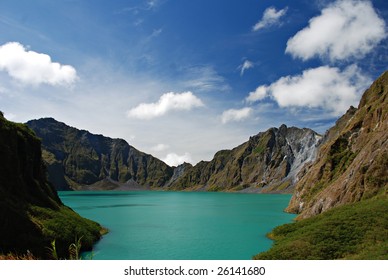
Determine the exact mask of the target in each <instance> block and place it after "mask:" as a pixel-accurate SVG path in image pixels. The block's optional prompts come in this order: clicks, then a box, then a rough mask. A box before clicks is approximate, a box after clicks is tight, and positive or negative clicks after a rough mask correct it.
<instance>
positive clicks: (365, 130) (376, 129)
mask: <svg viewBox="0 0 388 280" xmlns="http://www.w3.org/2000/svg"><path fill="white" fill-rule="evenodd" d="M387 94H388V72H385V73H384V74H383V75H382V76H381V77H380V78H378V79H377V80H376V81H375V82H374V83H373V84H372V85H371V87H370V88H369V89H368V90H367V91H366V92H365V93H364V95H363V97H362V99H361V101H360V104H359V106H358V108H357V109H355V108H350V109H349V110H348V112H347V113H346V114H345V115H344V116H343V117H341V118H340V119H339V120H338V121H337V123H336V125H335V126H334V127H333V128H331V129H330V130H329V131H328V132H327V133H326V135H325V137H324V140H323V143H322V145H321V146H320V148H319V152H318V156H317V160H316V161H315V162H314V164H313V165H311V166H310V167H309V169H308V171H307V172H306V174H305V175H304V176H303V178H302V179H301V180H300V181H299V182H298V183H297V185H296V187H295V192H294V195H293V197H292V200H291V202H290V205H289V206H288V208H287V210H288V211H290V212H294V213H298V214H300V215H299V218H306V217H310V216H314V215H317V214H319V213H321V212H324V211H326V210H328V209H330V208H332V207H336V206H340V205H344V204H348V203H353V202H356V201H360V200H365V199H368V198H372V197H378V196H386V195H387V187H388V104H387V102H388V100H387Z"/></svg>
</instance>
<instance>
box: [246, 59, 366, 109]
mask: <svg viewBox="0 0 388 280" xmlns="http://www.w3.org/2000/svg"><path fill="white" fill-rule="evenodd" d="M370 82H371V81H370V79H369V78H367V77H366V76H364V75H363V74H362V73H361V70H360V69H359V68H358V67H357V66H356V65H351V66H349V67H347V68H346V69H345V70H344V71H342V72H341V70H340V69H338V68H336V67H329V66H321V67H318V68H312V69H308V70H305V71H303V73H302V74H301V75H296V76H286V77H282V78H280V79H279V80H277V81H276V82H274V83H272V84H271V85H263V86H260V87H259V88H260V91H262V92H263V94H264V95H270V96H271V97H272V98H273V99H274V100H275V101H276V102H277V103H278V105H279V106H280V107H310V108H322V109H325V110H328V111H330V112H331V113H332V114H334V115H340V114H342V113H344V112H345V111H346V110H347V109H348V108H349V106H350V105H357V102H358V101H359V99H360V96H361V93H362V91H363V90H365V89H366V87H367V86H368V85H369V84H370ZM248 98H249V97H248ZM251 99H252V100H253V99H254V98H251ZM257 100H259V99H257Z"/></svg>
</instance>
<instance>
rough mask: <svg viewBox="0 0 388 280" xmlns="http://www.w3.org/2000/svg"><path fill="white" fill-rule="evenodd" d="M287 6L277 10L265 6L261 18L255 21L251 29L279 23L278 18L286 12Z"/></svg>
mask: <svg viewBox="0 0 388 280" xmlns="http://www.w3.org/2000/svg"><path fill="white" fill-rule="evenodd" d="M287 10H288V7H286V8H284V9H282V10H279V11H277V10H276V8H274V7H269V8H267V9H266V10H265V11H264V13H263V17H262V18H261V20H260V21H259V22H258V23H256V24H255V25H254V26H253V27H252V30H253V31H258V30H260V29H263V28H266V27H268V26H273V25H277V24H280V18H281V17H283V16H284V15H285V14H286V13H287Z"/></svg>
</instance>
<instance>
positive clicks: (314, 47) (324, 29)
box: [286, 0, 387, 61]
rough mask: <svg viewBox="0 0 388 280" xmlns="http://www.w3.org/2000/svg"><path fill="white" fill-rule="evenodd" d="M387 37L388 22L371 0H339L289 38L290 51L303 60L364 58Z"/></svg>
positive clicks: (288, 46) (288, 47)
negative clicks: (387, 24)
mask: <svg viewBox="0 0 388 280" xmlns="http://www.w3.org/2000/svg"><path fill="white" fill-rule="evenodd" d="M385 37H387V33H386V26H385V22H384V20H383V19H382V18H380V17H379V16H378V14H377V13H376V11H375V10H374V8H373V6H372V3H371V2H370V1H359V0H338V1H336V2H334V3H332V4H330V5H329V6H328V7H326V8H325V9H323V10H322V12H321V15H319V16H317V17H314V18H312V19H311V20H310V22H309V26H308V27H306V28H304V29H302V30H301V31H299V32H298V33H297V34H296V35H295V36H294V37H292V38H290V39H289V40H288V42H287V48H286V53H290V54H291V55H292V56H293V57H297V58H301V59H302V60H307V59H310V58H313V57H315V56H319V57H321V58H329V59H330V60H331V61H335V60H343V59H348V58H353V57H355V58H360V57H363V56H365V55H366V54H367V53H369V52H370V51H371V50H372V49H373V48H374V47H375V46H376V45H377V44H378V43H379V42H380V41H381V40H382V39H384V38H385Z"/></svg>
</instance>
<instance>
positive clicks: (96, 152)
mask: <svg viewBox="0 0 388 280" xmlns="http://www.w3.org/2000/svg"><path fill="white" fill-rule="evenodd" d="M27 125H28V126H29V127H30V128H31V129H32V130H33V131H35V133H36V135H37V136H38V137H39V138H41V139H42V150H43V158H44V161H45V162H46V164H47V169H48V173H49V180H50V181H51V182H52V183H53V184H54V185H55V186H56V188H57V189H58V190H70V189H74V190H79V189H92V190H93V189H94V190H98V189H104V190H111V189H134V188H159V187H161V186H163V185H165V184H166V182H168V181H169V180H170V178H171V177H172V175H173V172H174V170H173V168H172V167H170V166H168V165H167V164H165V163H164V162H162V161H161V160H159V159H157V158H155V157H153V156H151V155H148V154H145V153H142V152H140V151H138V150H136V149H135V148H134V147H132V146H130V145H129V144H128V143H127V142H126V141H124V140H122V139H112V138H108V137H104V136H102V135H95V134H91V133H90V132H88V131H85V130H79V129H76V128H74V127H70V126H68V125H66V124H64V123H62V122H58V121H56V120H54V119H52V118H43V119H39V120H32V121H29V122H28V123H27Z"/></svg>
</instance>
